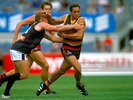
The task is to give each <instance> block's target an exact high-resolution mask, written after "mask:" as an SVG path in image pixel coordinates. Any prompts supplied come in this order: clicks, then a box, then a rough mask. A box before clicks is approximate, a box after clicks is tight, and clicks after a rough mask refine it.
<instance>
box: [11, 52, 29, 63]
mask: <svg viewBox="0 0 133 100" xmlns="http://www.w3.org/2000/svg"><path fill="white" fill-rule="evenodd" d="M10 56H11V60H12V61H16V60H28V58H27V54H25V53H22V52H20V51H16V50H10Z"/></svg>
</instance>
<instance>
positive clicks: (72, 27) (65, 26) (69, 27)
mask: <svg viewBox="0 0 133 100" xmlns="http://www.w3.org/2000/svg"><path fill="white" fill-rule="evenodd" d="M74 28H75V26H74V25H62V26H57V27H56V31H58V32H62V31H66V30H71V29H74Z"/></svg>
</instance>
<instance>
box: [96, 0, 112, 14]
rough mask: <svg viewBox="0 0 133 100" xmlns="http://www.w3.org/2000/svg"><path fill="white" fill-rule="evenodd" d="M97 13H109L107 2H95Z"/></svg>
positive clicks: (99, 0) (103, 0)
mask: <svg viewBox="0 0 133 100" xmlns="http://www.w3.org/2000/svg"><path fill="white" fill-rule="evenodd" d="M97 4H98V8H97V11H98V12H99V13H108V12H109V11H110V2H109V0H98V1H97Z"/></svg>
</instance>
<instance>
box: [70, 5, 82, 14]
mask: <svg viewBox="0 0 133 100" xmlns="http://www.w3.org/2000/svg"><path fill="white" fill-rule="evenodd" d="M74 7H79V8H80V5H79V4H77V3H72V4H70V6H69V10H70V12H71V11H72V9H73V8H74Z"/></svg>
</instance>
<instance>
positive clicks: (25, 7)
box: [16, 0, 30, 13]
mask: <svg viewBox="0 0 133 100" xmlns="http://www.w3.org/2000/svg"><path fill="white" fill-rule="evenodd" d="M16 8H17V10H18V11H19V12H21V13H25V12H28V11H29V8H30V4H29V3H28V2H26V1H25V0H19V1H18V2H17V3H16Z"/></svg>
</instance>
